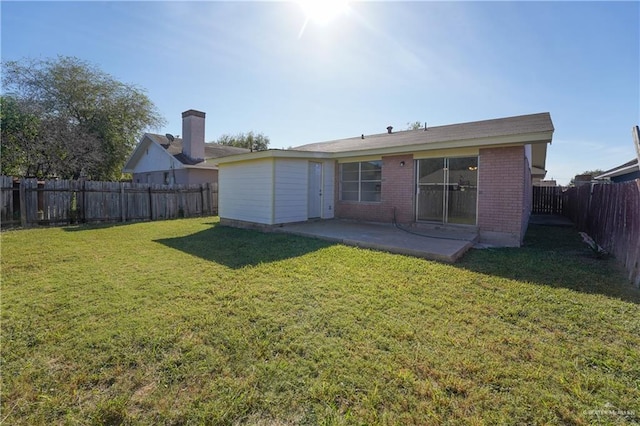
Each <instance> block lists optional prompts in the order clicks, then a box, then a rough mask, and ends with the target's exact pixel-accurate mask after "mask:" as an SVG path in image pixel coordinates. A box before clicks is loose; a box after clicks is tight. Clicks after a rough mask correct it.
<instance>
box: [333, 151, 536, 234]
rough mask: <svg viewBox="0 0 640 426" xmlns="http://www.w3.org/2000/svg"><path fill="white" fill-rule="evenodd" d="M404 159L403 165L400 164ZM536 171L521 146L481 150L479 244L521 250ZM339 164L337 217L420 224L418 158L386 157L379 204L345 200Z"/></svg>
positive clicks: (337, 173) (405, 156)
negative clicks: (416, 182) (418, 210)
mask: <svg viewBox="0 0 640 426" xmlns="http://www.w3.org/2000/svg"><path fill="white" fill-rule="evenodd" d="M401 161H404V167H402V166H400V162H401ZM531 196H532V189H531V172H530V169H529V164H528V161H527V158H526V156H525V148H524V147H522V146H517V147H509V148H486V149H481V150H480V156H479V167H478V212H477V217H478V222H477V224H478V230H479V233H480V241H481V242H486V243H490V244H496V245H505V246H519V245H521V244H522V240H523V238H524V234H525V232H526V230H527V225H528V221H529V215H530V212H531ZM339 198H340V166H339V164H336V195H335V206H336V210H335V217H337V218H342V219H355V220H362V221H371V222H391V221H392V220H393V213H394V207H395V212H396V221H397V222H398V223H413V222H414V221H415V204H414V202H415V161H414V160H413V155H394V156H386V157H382V193H381V201H380V202H379V203H358V202H353V201H340V199H339Z"/></svg>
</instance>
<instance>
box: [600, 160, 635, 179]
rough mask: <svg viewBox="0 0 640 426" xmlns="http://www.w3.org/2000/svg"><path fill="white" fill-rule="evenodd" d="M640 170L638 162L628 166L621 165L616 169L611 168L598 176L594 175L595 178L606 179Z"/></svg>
mask: <svg viewBox="0 0 640 426" xmlns="http://www.w3.org/2000/svg"><path fill="white" fill-rule="evenodd" d="M638 170H640V167H639V166H638V164H632V165H630V166H627V167H621V168H618V169H615V170H610V171H608V172H607V173H603V174H601V175H598V176H594V179H596V180H598V179H606V178H612V177H617V176H622V175H626V174H628V173H633V172H635V171H638Z"/></svg>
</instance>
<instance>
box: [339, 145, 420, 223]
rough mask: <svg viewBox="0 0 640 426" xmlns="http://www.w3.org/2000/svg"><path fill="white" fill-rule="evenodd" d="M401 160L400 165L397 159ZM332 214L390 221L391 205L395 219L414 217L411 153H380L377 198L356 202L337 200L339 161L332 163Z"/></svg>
mask: <svg viewBox="0 0 640 426" xmlns="http://www.w3.org/2000/svg"><path fill="white" fill-rule="evenodd" d="M402 161H404V166H401V165H400V163H401V162H402ZM336 177H337V178H336V192H335V193H336V196H335V206H336V210H335V216H336V217H337V218H342V219H357V220H363V221H370V222H392V221H393V214H394V207H395V214H396V221H397V222H398V223H412V222H414V220H415V213H414V210H415V208H414V203H413V200H414V198H415V197H414V191H415V182H414V181H415V171H414V161H413V155H411V154H409V155H393V156H387V157H382V188H381V191H382V193H381V195H380V202H378V203H358V202H354V201H340V165H339V164H336Z"/></svg>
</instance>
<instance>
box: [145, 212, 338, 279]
mask: <svg viewBox="0 0 640 426" xmlns="http://www.w3.org/2000/svg"><path fill="white" fill-rule="evenodd" d="M208 225H209V224H208ZM210 225H212V226H211V228H208V229H206V230H204V231H200V232H197V233H195V234H191V235H186V236H184V237H177V238H165V239H160V240H155V242H158V243H161V244H164V245H165V246H167V247H171V248H173V249H176V250H180V251H183V252H185V253H189V254H191V255H193V256H197V257H200V258H202V259H205V260H208V261H211V262H216V263H219V264H221V265H225V266H227V267H229V268H233V269H238V268H242V267H244V266H255V265H258V264H260V263H269V262H275V261H278V260H284V259H289V258H294V257H299V256H303V255H305V254H307V253H311V252H314V251H316V250H320V249H322V248H325V247H329V246H331V245H333V243H330V242H328V241H323V240H318V239H314V238H304V237H298V236H292V235H287V234H280V233H264V232H259V231H252V230H247V229H238V228H231V227H227V226H221V225H220V224H218V223H211V224H210Z"/></svg>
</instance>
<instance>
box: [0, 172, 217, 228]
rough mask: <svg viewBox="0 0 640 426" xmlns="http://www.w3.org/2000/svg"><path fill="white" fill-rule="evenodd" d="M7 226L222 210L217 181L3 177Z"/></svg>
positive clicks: (0, 196) (0, 205) (0, 192)
mask: <svg viewBox="0 0 640 426" xmlns="http://www.w3.org/2000/svg"><path fill="white" fill-rule="evenodd" d="M0 185H1V187H0V188H1V189H0V222H1V223H2V227H3V228H4V227H7V226H23V227H27V226H33V225H69V224H74V223H100V222H131V221H144V220H162V219H173V218H179V217H195V216H205V215H214V214H217V213H218V190H217V189H218V188H217V184H209V183H206V184H195V185H154V184H142V183H129V182H94V181H83V180H45V181H38V180H36V179H16V178H12V177H10V176H0Z"/></svg>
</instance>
